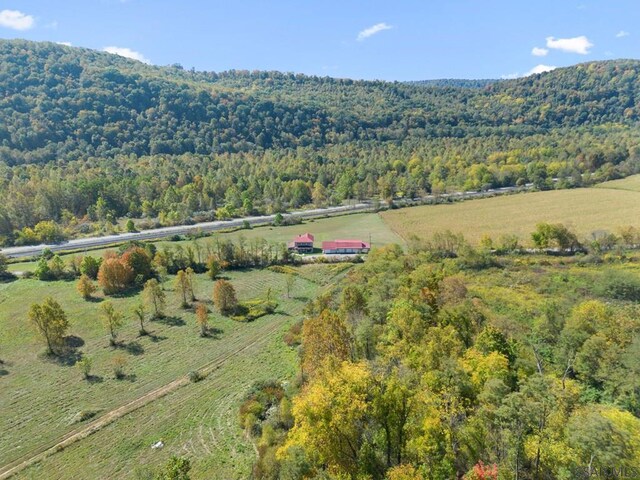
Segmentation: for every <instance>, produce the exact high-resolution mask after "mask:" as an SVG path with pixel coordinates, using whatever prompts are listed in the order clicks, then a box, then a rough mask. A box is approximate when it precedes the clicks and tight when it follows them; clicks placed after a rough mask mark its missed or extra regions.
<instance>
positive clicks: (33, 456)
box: [0, 317, 286, 480]
mask: <svg viewBox="0 0 640 480" xmlns="http://www.w3.org/2000/svg"><path fill="white" fill-rule="evenodd" d="M285 320H286V318H284V317H283V318H281V319H280V321H274V322H273V325H271V326H269V328H267V329H259V330H256V332H254V334H253V335H252V336H250V337H249V338H248V340H250V341H249V343H245V344H244V345H242V346H240V347H239V348H236V349H235V350H233V351H231V352H229V353H226V354H225V355H223V356H221V357H218V358H217V359H215V360H213V361H212V362H210V363H207V364H205V365H203V366H202V367H201V368H200V369H199V371H200V373H201V374H202V375H204V376H205V377H206V376H208V375H209V374H211V373H212V372H214V371H215V370H216V369H218V368H220V367H221V366H222V365H223V364H224V363H226V361H227V360H228V359H230V358H232V357H234V356H237V355H239V354H240V353H242V352H243V351H245V350H247V349H249V348H251V347H253V346H256V345H259V344H261V343H264V342H266V341H267V340H269V339H270V338H271V335H272V334H273V333H274V332H275V331H276V330H278V329H279V328H281V327H282V324H283V322H284V321H285ZM189 383H190V381H189V378H188V377H187V376H182V377H180V378H177V379H176V380H173V381H172V382H170V383H168V384H166V385H163V386H161V387H159V388H156V389H154V390H152V391H150V392H148V393H146V394H145V395H142V396H141V397H138V398H136V399H135V400H132V401H130V402H127V403H125V404H124V405H121V406H120V407H118V408H116V409H114V410H111V411H110V412H108V413H106V414H104V415H102V416H101V417H99V418H97V419H95V420H93V421H91V422H89V423H88V424H87V425H85V426H83V427H81V428H78V429H75V430H72V431H70V432H68V433H67V434H65V435H63V436H61V437H60V438H59V439H58V440H57V441H56V443H54V444H53V445H50V446H44V447H39V448H37V449H34V450H33V451H31V452H29V453H27V454H25V455H23V456H21V457H20V458H18V459H16V460H14V461H12V462H11V463H8V464H6V465H4V466H2V467H0V480H5V479H7V478H10V477H11V476H13V475H15V474H16V473H18V472H20V471H22V470H24V469H25V468H26V467H28V466H30V465H33V464H35V463H38V462H40V461H42V460H44V459H46V458H47V457H49V456H51V455H54V454H55V453H57V452H60V451H62V450H64V449H65V448H67V447H69V446H70V445H72V444H74V443H76V442H78V441H80V440H82V439H84V438H86V437H88V436H89V435H91V434H93V433H95V432H97V431H99V430H101V429H102V428H104V427H106V426H107V425H109V424H111V423H113V422H114V421H116V420H118V419H119V418H122V417H124V416H125V415H127V414H129V413H131V412H133V411H135V410H138V409H139V408H142V407H144V406H145V405H147V404H149V403H151V402H153V401H154V400H157V399H159V398H162V397H164V396H166V395H168V394H169V393H171V392H174V391H175V390H177V389H178V388H180V387H183V386H185V385H188V384H189Z"/></svg>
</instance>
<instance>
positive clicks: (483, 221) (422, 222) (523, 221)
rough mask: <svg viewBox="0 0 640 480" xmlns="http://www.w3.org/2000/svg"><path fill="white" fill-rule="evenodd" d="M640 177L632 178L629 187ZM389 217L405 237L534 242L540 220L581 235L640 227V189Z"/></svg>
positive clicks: (554, 194) (552, 194)
mask: <svg viewBox="0 0 640 480" xmlns="http://www.w3.org/2000/svg"><path fill="white" fill-rule="evenodd" d="M638 179H640V176H639V177H637V178H635V177H634V178H632V179H626V180H628V185H633V184H634V183H633V182H637V183H638V185H640V180H638ZM381 215H382V218H383V220H384V221H385V222H386V223H387V225H388V226H389V227H390V228H391V229H392V230H393V231H394V232H396V233H397V234H398V235H399V236H401V237H403V238H404V239H407V238H408V237H409V235H411V234H415V235H418V236H419V237H422V238H429V237H430V236H431V235H433V233H434V232H437V231H442V230H447V229H448V230H451V231H453V232H462V233H463V234H464V236H465V238H466V239H467V240H469V241H471V242H472V243H477V242H478V241H479V240H480V239H481V238H482V236H483V235H485V234H487V235H489V236H491V237H492V238H494V239H495V240H497V239H498V237H499V236H500V235H502V234H515V235H517V236H518V237H519V238H520V239H521V240H522V241H523V242H525V243H529V242H530V238H531V236H530V235H531V232H532V231H533V230H534V229H535V226H536V224H537V223H539V222H549V223H564V224H565V225H568V226H570V227H572V228H573V229H574V230H575V231H576V233H577V234H578V236H579V237H580V238H584V237H586V236H588V235H589V234H590V233H591V232H593V231H596V230H608V231H610V232H615V230H616V229H617V228H618V227H621V226H629V225H633V226H636V227H637V226H640V190H639V191H631V190H622V189H612V188H581V189H575V190H552V191H546V192H534V193H522V194H517V195H506V196H500V197H493V198H486V199H480V200H471V201H465V202H460V203H452V204H443V205H435V206H420V207H412V208H405V209H399V210H390V211H387V212H383V213H382V214H381Z"/></svg>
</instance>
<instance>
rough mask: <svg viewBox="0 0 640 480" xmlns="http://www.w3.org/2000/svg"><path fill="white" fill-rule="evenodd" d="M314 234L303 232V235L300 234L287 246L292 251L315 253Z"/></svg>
mask: <svg viewBox="0 0 640 480" xmlns="http://www.w3.org/2000/svg"><path fill="white" fill-rule="evenodd" d="M313 242H314V238H313V235H311V234H310V233H303V234H302V235H298V236H297V237H296V238H294V239H293V241H292V242H289V244H288V245H287V247H288V248H289V250H290V251H292V252H296V253H313Z"/></svg>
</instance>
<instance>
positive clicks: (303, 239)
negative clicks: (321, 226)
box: [293, 233, 314, 243]
mask: <svg viewBox="0 0 640 480" xmlns="http://www.w3.org/2000/svg"><path fill="white" fill-rule="evenodd" d="M313 240H314V239H313V235H311V234H310V233H304V234H302V235H298V236H297V237H296V238H294V239H293V242H294V243H313Z"/></svg>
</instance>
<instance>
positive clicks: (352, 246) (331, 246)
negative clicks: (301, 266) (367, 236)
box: [322, 240, 371, 254]
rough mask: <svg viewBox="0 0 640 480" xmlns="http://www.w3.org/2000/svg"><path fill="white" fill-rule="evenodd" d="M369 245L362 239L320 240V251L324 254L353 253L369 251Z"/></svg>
mask: <svg viewBox="0 0 640 480" xmlns="http://www.w3.org/2000/svg"><path fill="white" fill-rule="evenodd" d="M370 249H371V245H370V244H368V243H367V242H363V241H362V240H334V241H332V242H322V253H326V254H354V253H369V250H370Z"/></svg>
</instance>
